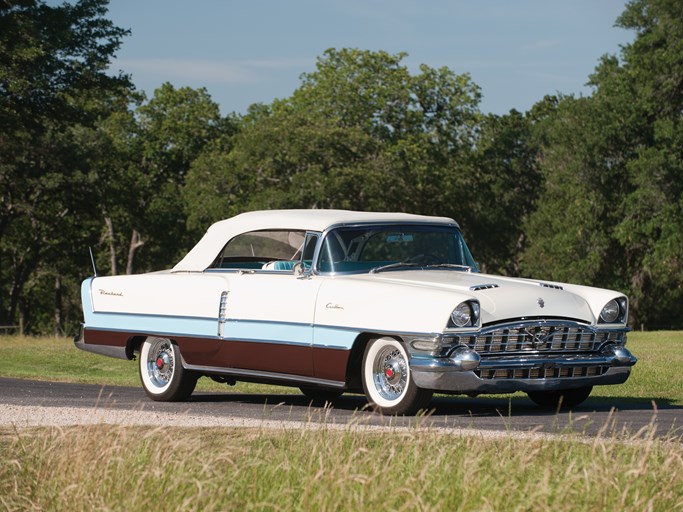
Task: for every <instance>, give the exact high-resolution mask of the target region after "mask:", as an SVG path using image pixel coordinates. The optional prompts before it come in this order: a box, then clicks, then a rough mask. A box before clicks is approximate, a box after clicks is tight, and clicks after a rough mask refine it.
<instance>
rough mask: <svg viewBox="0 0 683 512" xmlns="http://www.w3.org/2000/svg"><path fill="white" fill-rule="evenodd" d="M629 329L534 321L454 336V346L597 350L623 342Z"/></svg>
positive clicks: (501, 350)
mask: <svg viewBox="0 0 683 512" xmlns="http://www.w3.org/2000/svg"><path fill="white" fill-rule="evenodd" d="M627 331H628V328H623V329H612V330H598V329H595V328H594V327H591V326H589V325H584V324H580V323H577V322H571V321H562V320H556V321H533V322H520V323H516V324H505V325H499V326H493V327H489V328H486V329H483V330H482V331H481V332H480V333H478V334H472V335H458V336H455V339H454V342H455V345H460V344H462V345H467V346H468V347H469V348H471V349H472V350H475V351H476V352H478V353H479V354H481V355H482V356H485V355H500V354H514V353H529V352H533V353H538V352H541V353H543V352H557V353H584V352H597V351H598V350H599V349H600V347H601V346H602V345H604V344H605V343H616V344H623V343H624V342H625V341H626V332H627Z"/></svg>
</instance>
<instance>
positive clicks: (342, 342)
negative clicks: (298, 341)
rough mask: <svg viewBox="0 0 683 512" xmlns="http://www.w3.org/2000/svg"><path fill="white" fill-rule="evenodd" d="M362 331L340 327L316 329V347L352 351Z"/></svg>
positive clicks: (317, 327)
mask: <svg viewBox="0 0 683 512" xmlns="http://www.w3.org/2000/svg"><path fill="white" fill-rule="evenodd" d="M358 334H360V331H357V330H353V329H343V328H340V327H325V326H322V327H319V326H316V327H315V334H314V340H315V346H316V347H325V348H343V349H346V350H350V349H351V347H352V346H353V342H354V341H355V340H356V338H357V337H358Z"/></svg>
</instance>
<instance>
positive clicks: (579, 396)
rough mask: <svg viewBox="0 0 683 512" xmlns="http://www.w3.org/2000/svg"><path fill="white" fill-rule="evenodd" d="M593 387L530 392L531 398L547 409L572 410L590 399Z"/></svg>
mask: <svg viewBox="0 0 683 512" xmlns="http://www.w3.org/2000/svg"><path fill="white" fill-rule="evenodd" d="M591 391H593V386H586V387H583V388H576V389H564V390H561V391H529V392H528V393H527V394H528V395H529V398H531V400H533V401H534V402H535V403H536V404H538V405H540V406H541V407H543V408H545V409H557V408H558V407H559V408H560V409H572V408H574V407H576V406H577V405H579V404H581V403H583V402H584V400H586V398H588V395H590V394H591Z"/></svg>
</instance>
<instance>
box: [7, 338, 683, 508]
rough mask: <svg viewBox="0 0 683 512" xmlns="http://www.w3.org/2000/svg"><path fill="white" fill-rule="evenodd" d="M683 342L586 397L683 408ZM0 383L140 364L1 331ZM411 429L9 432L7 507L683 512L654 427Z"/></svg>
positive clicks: (645, 346)
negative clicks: (629, 433)
mask: <svg viewBox="0 0 683 512" xmlns="http://www.w3.org/2000/svg"><path fill="white" fill-rule="evenodd" d="M682 340H683V335H682V334H681V333H678V332H658V333H633V334H632V335H631V337H630V342H629V347H630V349H631V350H632V351H633V352H634V353H635V354H636V355H637V356H638V357H639V359H640V360H639V362H638V365H637V366H636V367H635V369H634V374H633V375H632V377H631V379H630V380H629V381H628V382H627V383H626V384H624V385H621V386H605V387H602V388H597V389H596V391H595V397H594V398H591V399H590V400H604V399H609V398H610V397H616V396H618V397H622V398H623V397H625V398H626V399H628V400H636V401H643V402H648V403H649V401H651V400H655V401H657V402H659V403H666V404H675V405H683V382H682V381H681V376H680V369H681V367H682V363H683V359H682V356H681V353H680V347H681V345H682V344H683V341H682ZM0 375H2V376H12V377H19V378H31V379H50V380H60V381H76V382H89V383H98V384H120V385H135V386H137V385H139V383H138V377H137V372H136V366H135V363H133V362H126V361H119V360H116V359H110V358H105V357H101V356H96V355H93V354H88V353H85V352H81V351H78V350H76V349H75V348H74V347H73V344H72V342H71V341H69V340H65V339H54V338H27V337H17V336H4V337H0ZM202 380H206V379H202ZM203 387H204V388H206V389H220V390H223V391H225V392H247V393H268V392H272V391H274V392H278V393H281V392H282V391H284V390H287V388H279V387H278V388H275V387H268V386H256V385H246V384H244V385H243V384H238V385H237V386H236V387H234V388H228V387H226V386H220V385H218V384H216V383H206V384H203ZM295 392H296V391H295ZM519 399H520V400H521V399H522V398H521V397H520V398H519ZM415 425H416V426H415V427H414V428H413V429H407V430H406V429H396V430H394V431H389V432H384V433H376V432H374V433H373V432H367V431H359V430H358V429H357V428H355V427H354V426H348V427H346V428H345V429H343V430H339V429H332V428H327V427H326V426H324V425H323V426H322V428H318V429H315V428H311V429H290V430H288V429H280V430H272V429H266V428H256V429H253V428H241V429H228V428H223V429H215V428H214V429H199V428H184V429H173V430H170V429H169V428H166V427H159V428H141V427H112V426H104V425H97V426H87V427H67V428H56V427H55V428H32V429H16V428H0V509H3V510H8V511H14V510H72V511H81V510H82V511H86V510H87V511H90V510H126V511H148V510H152V509H154V510H159V511H165V510H240V511H242V510H269V511H270V510H273V511H276V510H282V511H289V510H301V511H309V510H316V511H317V510H354V509H355V510H368V509H377V510H389V509H397V510H439V511H440V510H449V511H501V510H505V511H508V510H510V511H530V510H553V511H557V512H563V511H576V510H591V511H592V510H619V511H638V512H640V511H659V510H667V511H683V444H682V443H681V439H680V438H677V439H673V438H671V439H662V438H661V437H658V436H655V430H654V428H649V429H647V428H646V429H644V430H643V431H641V432H639V433H638V434H636V435H634V436H633V437H632V438H630V439H623V437H618V438H617V437H614V438H609V437H597V438H595V439H593V440H586V439H585V438H582V437H580V436H578V435H569V436H568V437H566V438H534V437H530V438H519V437H515V436H513V435H511V434H508V435H506V434H503V435H502V436H500V435H499V436H495V437H486V436H484V435H482V436H463V435H458V434H457V433H448V434H445V433H443V432H441V431H438V430H436V429H430V428H420V427H419V425H420V421H419V418H418V419H417V420H416V422H415Z"/></svg>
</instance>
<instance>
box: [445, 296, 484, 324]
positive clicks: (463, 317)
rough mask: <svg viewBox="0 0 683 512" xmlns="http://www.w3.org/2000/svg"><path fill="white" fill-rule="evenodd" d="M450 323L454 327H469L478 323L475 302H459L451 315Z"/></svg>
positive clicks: (476, 304)
mask: <svg viewBox="0 0 683 512" xmlns="http://www.w3.org/2000/svg"><path fill="white" fill-rule="evenodd" d="M451 322H452V323H453V325H454V326H455V327H469V326H474V325H477V323H478V322H479V303H478V302H475V301H471V302H461V303H460V304H458V305H457V306H456V308H455V309H454V310H453V312H452V313H451Z"/></svg>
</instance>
